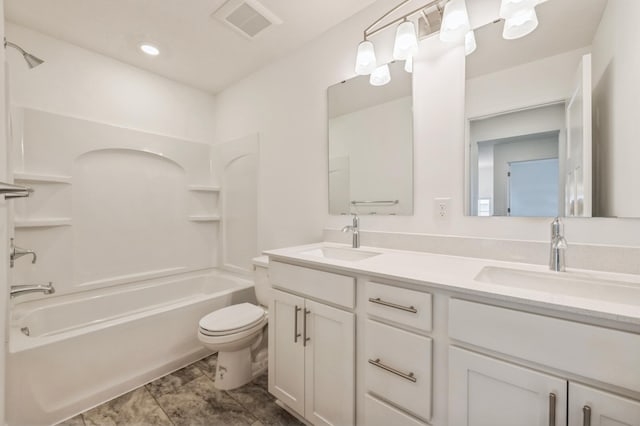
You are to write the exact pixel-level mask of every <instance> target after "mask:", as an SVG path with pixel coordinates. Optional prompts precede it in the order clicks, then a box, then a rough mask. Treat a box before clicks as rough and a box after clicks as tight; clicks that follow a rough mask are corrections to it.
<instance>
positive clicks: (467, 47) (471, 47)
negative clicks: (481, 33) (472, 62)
mask: <svg viewBox="0 0 640 426" xmlns="http://www.w3.org/2000/svg"><path fill="white" fill-rule="evenodd" d="M477 47H478V45H477V44H476V35H475V34H474V32H473V31H469V32H468V33H467V35H465V36H464V54H465V56H469V55H471V54H472V53H473V52H475V51H476V48H477Z"/></svg>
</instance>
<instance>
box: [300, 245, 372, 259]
mask: <svg viewBox="0 0 640 426" xmlns="http://www.w3.org/2000/svg"><path fill="white" fill-rule="evenodd" d="M300 254H303V255H306V256H315V257H321V258H323V259H332V260H347V261H351V262H354V261H358V260H364V259H368V258H370V257H373V256H377V255H379V254H381V253H376V252H373V251H366V250H360V249H354V248H342V247H318V248H315V249H312V250H307V251H303V252H300Z"/></svg>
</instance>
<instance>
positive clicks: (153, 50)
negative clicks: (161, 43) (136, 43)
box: [140, 43, 160, 56]
mask: <svg viewBox="0 0 640 426" xmlns="http://www.w3.org/2000/svg"><path fill="white" fill-rule="evenodd" d="M140 50H142V51H143V52H144V53H146V54H147V55H149V56H158V55H159V54H160V49H158V48H157V47H156V46H154V45H153V44H149V43H142V44H141V45H140Z"/></svg>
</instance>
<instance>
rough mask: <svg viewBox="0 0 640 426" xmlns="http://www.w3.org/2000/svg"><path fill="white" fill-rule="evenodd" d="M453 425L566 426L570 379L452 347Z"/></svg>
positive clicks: (451, 409) (450, 369)
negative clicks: (568, 383)
mask: <svg viewBox="0 0 640 426" xmlns="http://www.w3.org/2000/svg"><path fill="white" fill-rule="evenodd" d="M449 401H450V410H449V422H450V424H451V426H466V425H468V426H514V425H518V426H547V425H550V426H554V425H557V426H561V425H562V426H564V425H566V424H567V423H566V422H567V413H566V406H567V382H566V381H565V380H563V379H560V378H557V377H553V376H551V375H548V374H544V373H540V372H537V371H534V370H530V369H528V368H523V367H520V366H517V365H514V364H510V363H508V362H504V361H500V360H497V359H494V358H490V357H487V356H483V355H479V354H477V353H474V352H470V351H467V350H464V349H460V348H456V347H451V348H450V349H449Z"/></svg>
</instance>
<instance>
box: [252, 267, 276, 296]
mask: <svg viewBox="0 0 640 426" xmlns="http://www.w3.org/2000/svg"><path fill="white" fill-rule="evenodd" d="M253 282H254V284H255V289H256V299H257V300H258V303H259V304H260V305H262V306H264V307H266V308H268V307H269V303H270V302H271V299H272V298H273V294H272V290H271V284H269V257H268V256H259V257H256V258H254V259H253Z"/></svg>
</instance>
